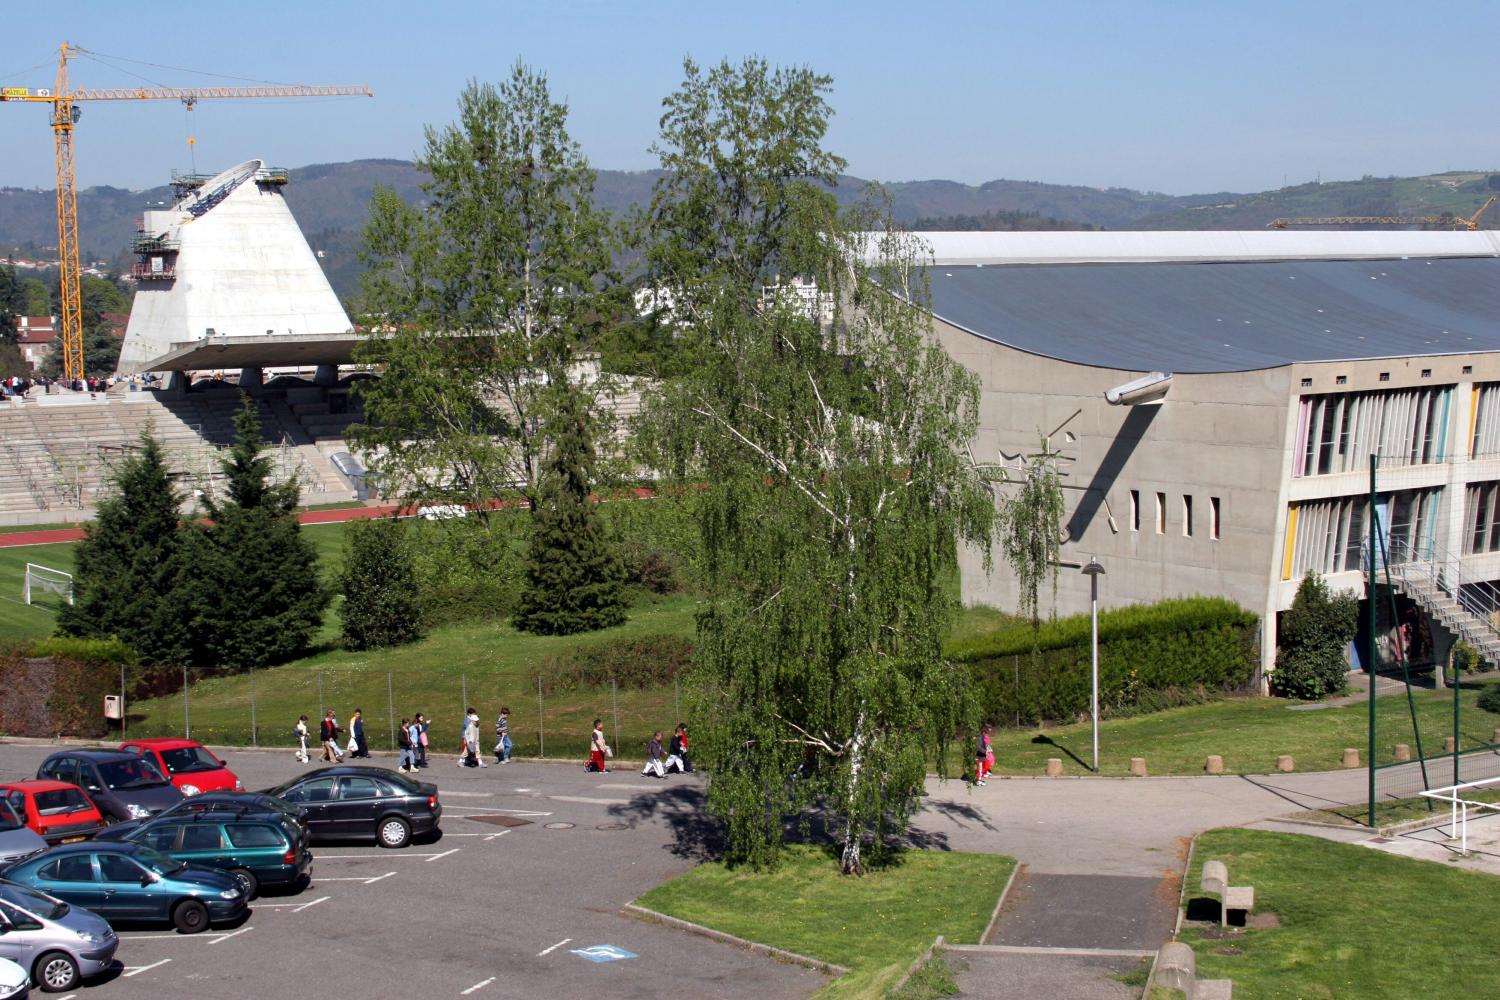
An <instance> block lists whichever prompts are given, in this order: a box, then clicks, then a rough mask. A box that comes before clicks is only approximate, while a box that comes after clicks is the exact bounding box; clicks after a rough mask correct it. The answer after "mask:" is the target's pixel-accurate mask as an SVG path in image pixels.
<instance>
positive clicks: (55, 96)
mask: <svg viewBox="0 0 1500 1000" xmlns="http://www.w3.org/2000/svg"><path fill="white" fill-rule="evenodd" d="M87 51H88V50H87V49H83V48H79V47H78V46H76V45H69V44H68V43H67V42H64V43H63V44H62V45H61V46H60V47H59V49H58V56H57V85H56V86H55V87H54V88H53V89H52V90H51V91H46V90H32V89H30V88H26V87H0V101H21V102H28V103H43V104H50V105H51V106H52V122H51V124H52V137H53V144H54V146H55V149H56V156H57V257H58V260H57V263H58V297H59V298H60V299H61V305H60V309H61V312H62V316H61V320H62V332H61V340H62V371H63V377H64V378H66V379H69V380H72V379H81V378H83V268H82V265H81V262H80V259H79V248H78V172H77V170H76V169H75V167H74V155H73V129H74V127H75V126H76V125H77V124H78V119H79V117H80V116H81V109H80V108H79V107H78V105H77V102H79V101H181V102H182V103H183V104H186V105H187V106H188V107H192V106H193V105H194V104H196V103H197V102H198V101H201V100H216V99H219V100H232V99H236V98H239V99H245V98H262V97H373V96H374V94H373V93H372V92H371V91H370V88H369V87H365V86H260V87H116V88H87V87H86V88H80V89H78V90H72V89H70V88H69V86H68V60H69V59H71V58H73V56H74V54H75V53H79V52H87Z"/></svg>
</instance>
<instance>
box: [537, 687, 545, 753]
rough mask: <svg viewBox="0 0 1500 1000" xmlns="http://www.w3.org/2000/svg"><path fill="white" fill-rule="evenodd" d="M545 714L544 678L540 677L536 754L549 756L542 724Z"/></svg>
mask: <svg viewBox="0 0 1500 1000" xmlns="http://www.w3.org/2000/svg"><path fill="white" fill-rule="evenodd" d="M545 714H546V713H545V712H544V711H543V704H542V679H541V678H540V677H538V678H537V679H536V755H537V756H538V757H545V756H547V734H546V732H545V729H544V727H543V724H542V716H543V715H545Z"/></svg>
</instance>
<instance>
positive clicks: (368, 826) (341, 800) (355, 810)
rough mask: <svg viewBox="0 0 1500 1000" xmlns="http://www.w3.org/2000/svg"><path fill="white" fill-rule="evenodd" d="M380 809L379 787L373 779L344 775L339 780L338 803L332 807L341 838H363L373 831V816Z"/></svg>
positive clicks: (336, 827)
mask: <svg viewBox="0 0 1500 1000" xmlns="http://www.w3.org/2000/svg"><path fill="white" fill-rule="evenodd" d="M379 809H380V785H379V784H378V783H377V782H376V781H375V780H374V779H373V778H365V777H360V776H358V775H345V776H344V777H342V778H340V779H339V797H338V803H337V804H336V805H335V806H334V816H335V821H336V823H337V825H336V826H335V829H336V830H337V831H338V835H339V836H341V837H363V836H365V835H367V834H370V833H372V832H374V830H375V814H376V812H377V811H378V810H379Z"/></svg>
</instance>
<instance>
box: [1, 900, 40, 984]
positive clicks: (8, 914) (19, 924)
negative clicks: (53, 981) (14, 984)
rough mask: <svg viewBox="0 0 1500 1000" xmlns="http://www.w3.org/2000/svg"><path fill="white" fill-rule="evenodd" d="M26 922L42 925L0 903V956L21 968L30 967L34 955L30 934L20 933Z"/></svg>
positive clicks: (37, 925)
mask: <svg viewBox="0 0 1500 1000" xmlns="http://www.w3.org/2000/svg"><path fill="white" fill-rule="evenodd" d="M27 924H34V925H35V926H36V927H37V928H40V927H41V926H42V925H41V924H38V923H36V921H34V920H32V919H31V918H30V917H28V916H27V915H26V914H24V913H22V912H21V911H20V910H17V909H14V908H12V907H11V906H9V905H7V904H5V903H0V958H7V959H10V960H11V961H12V962H15V963H16V964H17V965H19V966H20V967H21V968H23V969H30V968H31V960H32V959H33V958H34V957H35V956H34V955H32V953H31V952H32V947H33V945H32V942H31V940H30V939H31V935H29V934H25V933H22V932H23V931H24V930H25V929H26V926H27Z"/></svg>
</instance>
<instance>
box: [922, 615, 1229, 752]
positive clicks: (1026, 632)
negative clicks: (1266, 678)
mask: <svg viewBox="0 0 1500 1000" xmlns="http://www.w3.org/2000/svg"><path fill="white" fill-rule="evenodd" d="M1258 621H1259V619H1258V618H1257V616H1256V615H1254V614H1253V613H1251V612H1249V611H1246V610H1245V609H1243V608H1241V607H1239V606H1238V605H1236V604H1234V603H1233V602H1232V601H1227V600H1223V599H1220V598H1203V597H1194V598H1182V599H1176V600H1169V601H1162V602H1159V603H1157V604H1151V605H1139V606H1132V607H1128V608H1120V609H1117V610H1113V611H1106V612H1103V613H1101V614H1100V616H1099V700H1100V705H1101V710H1109V711H1111V712H1113V713H1114V714H1122V713H1126V712H1131V711H1139V710H1147V709H1154V708H1158V707H1163V706H1165V705H1170V704H1182V703H1188V702H1195V701H1203V700H1207V699H1208V698H1211V697H1214V696H1216V695H1217V694H1219V693H1224V692H1228V691H1232V690H1236V689H1239V688H1243V687H1244V686H1245V685H1247V684H1248V683H1249V682H1250V679H1251V677H1252V676H1253V675H1254V673H1255V666H1256V662H1257V656H1256V637H1257V628H1256V626H1257V624H1258ZM1090 634H1091V628H1090V622H1089V616H1088V615H1075V616H1073V617H1071V618H1064V619H1060V620H1057V621H1053V622H1047V623H1045V624H1043V625H1042V626H1041V627H1040V628H1039V629H1036V630H1033V629H1032V628H1031V626H1030V625H1028V624H1020V625H1016V626H1011V627H1008V628H1005V629H1002V630H999V631H997V632H992V633H989V634H987V635H983V636H979V637H977V638H974V639H969V640H964V641H962V642H958V643H954V644H952V645H951V646H950V647H949V648H948V649H947V654H948V655H949V656H950V657H952V658H953V659H955V660H958V661H959V662H963V663H967V664H969V665H970V668H971V670H972V671H973V676H974V684H975V692H976V696H977V697H978V699H979V705H980V709H981V711H982V712H983V714H984V716H985V718H988V719H991V720H994V721H995V722H998V723H1000V724H1010V723H1014V724H1018V725H1034V724H1037V723H1040V722H1044V721H1060V720H1066V721H1071V720H1072V719H1074V718H1075V717H1077V716H1078V715H1080V714H1083V713H1087V712H1088V710H1089V696H1090V688H1091V681H1090V674H1091V669H1090V648H1089V647H1090Z"/></svg>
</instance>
